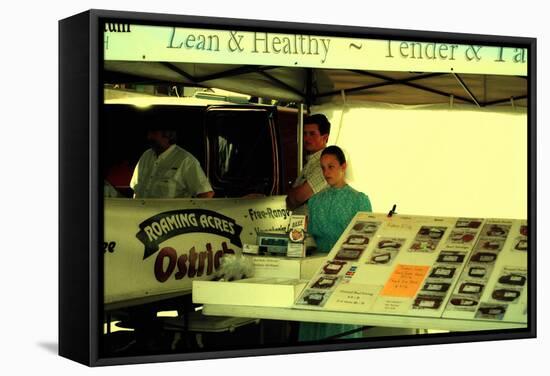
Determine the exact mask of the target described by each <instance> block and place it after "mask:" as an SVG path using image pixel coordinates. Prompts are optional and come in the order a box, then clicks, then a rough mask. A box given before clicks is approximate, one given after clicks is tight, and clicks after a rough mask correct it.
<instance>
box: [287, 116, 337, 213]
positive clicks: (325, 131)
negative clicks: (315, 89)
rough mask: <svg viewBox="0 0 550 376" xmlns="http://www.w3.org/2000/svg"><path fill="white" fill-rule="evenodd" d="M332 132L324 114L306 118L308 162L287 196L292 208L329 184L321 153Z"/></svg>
mask: <svg viewBox="0 0 550 376" xmlns="http://www.w3.org/2000/svg"><path fill="white" fill-rule="evenodd" d="M329 134H330V122H329V121H328V119H327V118H326V116H325V115H323V114H315V115H311V116H308V117H306V118H305V119H304V150H305V152H306V164H305V165H304V168H303V169H302V172H301V173H300V175H299V176H298V177H297V178H296V180H295V181H294V184H292V188H291V189H290V190H289V192H288V196H287V197H286V204H287V207H288V208H289V209H290V210H295V209H296V208H298V207H300V206H301V205H303V204H304V203H305V202H306V201H307V200H309V198H310V197H311V196H313V195H314V194H316V193H319V192H321V191H322V190H323V189H325V188H327V187H328V184H327V182H326V180H325V177H324V176H323V171H322V170H321V162H320V159H321V153H322V152H323V149H324V148H326V146H327V142H328V137H329Z"/></svg>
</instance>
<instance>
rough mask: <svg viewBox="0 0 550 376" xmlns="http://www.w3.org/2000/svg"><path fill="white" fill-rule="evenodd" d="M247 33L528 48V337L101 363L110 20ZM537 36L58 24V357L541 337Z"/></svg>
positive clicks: (249, 24) (291, 26)
mask: <svg viewBox="0 0 550 376" xmlns="http://www.w3.org/2000/svg"><path fill="white" fill-rule="evenodd" d="M108 20H116V21H119V22H120V21H123V22H130V23H136V24H147V25H177V26H180V25H185V26H188V27H198V28H216V27H218V28H222V29H224V28H238V29H239V30H243V31H247V30H265V31H277V32H281V33H285V32H288V33H296V32H304V33H311V34H323V35H333V36H355V37H368V38H373V39H386V38H389V37H391V38H394V39H395V38H396V37H398V38H399V39H400V40H414V41H420V42H422V41H430V42H432V41H435V42H437V41H446V42H456V43H466V44H472V43H476V44H483V45H507V46H513V47H520V48H526V49H527V51H528V75H527V80H528V99H529V101H528V181H527V186H528V218H527V219H528V221H529V237H530V252H529V255H528V267H529V275H528V283H529V289H528V301H529V310H528V326H527V328H526V329H525V330H523V329H521V330H519V329H518V330H505V331H478V332H466V333H452V334H441V335H434V334H432V335H430V336H419V337H416V336H414V337H393V338H389V339H387V338H381V339H373V340H370V341H368V342H349V343H334V344H322V345H311V346H288V347H267V348H255V349H240V350H227V351H218V352H204V353H187V354H186V353H181V354H163V355H145V356H136V357H102V354H101V352H100V335H101V328H102V324H101V323H100V321H101V317H102V302H101V301H100V296H101V291H102V270H101V265H102V260H103V258H102V252H101V248H102V247H101V244H102V240H101V229H102V227H103V218H102V199H101V198H102V185H101V183H102V179H101V177H100V171H99V167H98V166H100V158H101V155H100V149H99V144H98V141H99V132H101V129H100V127H99V121H100V111H99V106H100V104H101V103H102V100H103V97H102V95H103V94H102V86H101V85H102V84H101V83H102V80H101V75H102V63H103V51H102V48H101V47H102V41H103V39H102V31H103V30H102V23H103V22H106V21H108ZM536 42H537V41H536V39H534V38H525V37H504V36H493V35H477V34H455V33H444V32H432V31H430V32H427V31H418V30H417V31H413V30H399V29H380V28H365V27H353V26H341V25H338V26H337V25H321V24H301V23H291V22H273V21H262V20H244V19H225V18H213V17H199V16H184V15H169V14H154V13H139V12H119V11H108V10H89V11H86V12H83V13H80V14H78V15H74V16H72V17H69V18H66V19H64V20H61V21H59V355H61V356H63V357H66V358H69V359H72V360H74V361H77V362H79V363H82V364H85V365H88V366H104V365H115V364H130V363H145V362H165V361H179V360H193V359H209V358H228V357H243V356H259V355H268V354H290V353H304V352H318V351H335V350H351V349H366V348H384V347H393V346H415V345H427V344H443V343H458V342H477V341H493V340H504V339H519V338H534V337H536V334H537V317H536V308H537V307H536V299H535V297H536V287H537V286H536V277H537V276H536V219H537V218H536V215H537V212H536V182H537V180H536V178H537V177H536V137H537V136H536V93H537V91H536V72H537V68H536V60H537V50H536V48H537V43H536Z"/></svg>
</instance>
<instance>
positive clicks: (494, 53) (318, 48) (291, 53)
mask: <svg viewBox="0 0 550 376" xmlns="http://www.w3.org/2000/svg"><path fill="white" fill-rule="evenodd" d="M103 45H104V58H105V60H114V61H142V62H159V61H162V62H173V63H177V62H181V63H208V64H236V65H243V64H244V65H269V66H285V67H310V68H327V69H364V70H385V71H404V72H442V73H450V72H455V73H469V74H495V75H521V76H526V75H527V49H525V48H516V47H509V46H482V45H466V44H455V43H439V42H437V43H436V42H414V41H399V40H381V39H363V38H343V37H334V36H320V35H308V34H281V33H272V32H266V31H257V32H256V31H239V30H217V29H197V28H182V27H169V26H146V25H133V24H120V23H106V24H105V26H104V40H103Z"/></svg>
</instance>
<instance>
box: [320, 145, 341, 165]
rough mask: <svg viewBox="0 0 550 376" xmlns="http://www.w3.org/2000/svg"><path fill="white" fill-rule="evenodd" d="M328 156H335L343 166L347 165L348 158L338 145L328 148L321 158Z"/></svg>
mask: <svg viewBox="0 0 550 376" xmlns="http://www.w3.org/2000/svg"><path fill="white" fill-rule="evenodd" d="M326 154H330V155H334V156H335V157H336V159H338V162H340V164H341V165H343V164H344V163H346V156H345V155H344V152H343V151H342V149H340V148H339V147H338V146H336V145H331V146H328V147H326V148H325V149H324V150H323V152H322V153H321V157H322V156H323V155H326Z"/></svg>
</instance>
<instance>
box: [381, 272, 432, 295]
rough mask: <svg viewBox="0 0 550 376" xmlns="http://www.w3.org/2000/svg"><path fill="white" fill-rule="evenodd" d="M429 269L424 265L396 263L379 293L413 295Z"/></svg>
mask: <svg viewBox="0 0 550 376" xmlns="http://www.w3.org/2000/svg"><path fill="white" fill-rule="evenodd" d="M429 269H430V267H429V266H424V265H402V264H399V265H397V267H396V268H395V270H394V271H393V273H392V275H391V276H390V278H389V279H388V282H386V285H385V286H384V289H383V290H382V292H381V293H380V295H383V296H398V297H403V298H412V297H414V296H415V295H416V292H417V291H418V289H419V288H420V286H421V284H422V281H424V277H425V276H426V274H427V273H428V270H429Z"/></svg>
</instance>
